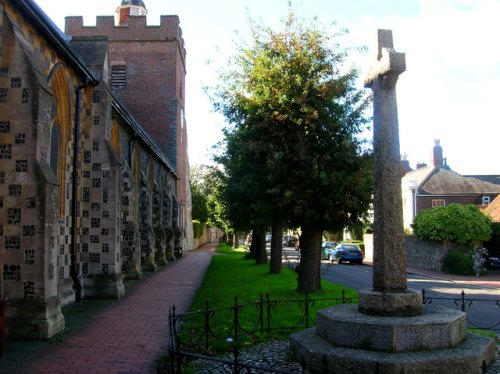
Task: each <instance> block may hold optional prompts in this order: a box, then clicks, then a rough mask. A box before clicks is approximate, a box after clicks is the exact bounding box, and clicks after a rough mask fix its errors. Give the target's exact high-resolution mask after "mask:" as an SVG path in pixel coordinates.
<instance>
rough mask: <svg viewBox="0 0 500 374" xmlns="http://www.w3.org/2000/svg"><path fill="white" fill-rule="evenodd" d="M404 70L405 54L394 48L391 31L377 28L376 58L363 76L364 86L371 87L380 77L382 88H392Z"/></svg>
mask: <svg viewBox="0 0 500 374" xmlns="http://www.w3.org/2000/svg"><path fill="white" fill-rule="evenodd" d="M405 70H406V58H405V54H404V53H399V52H396V51H395V50H394V44H393V41H392V31H391V30H380V29H379V30H378V51H377V60H376V61H375V63H374V64H373V65H372V67H371V68H370V71H369V72H368V75H367V76H366V78H365V87H370V88H371V87H372V85H373V83H374V82H375V81H376V80H378V79H379V78H380V79H381V87H382V88H383V89H393V88H394V87H395V86H396V82H397V80H398V76H399V75H400V74H401V73H402V72H404V71H405Z"/></svg>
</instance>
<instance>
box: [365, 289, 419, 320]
mask: <svg viewBox="0 0 500 374" xmlns="http://www.w3.org/2000/svg"><path fill="white" fill-rule="evenodd" d="M359 311H360V312H361V313H364V314H369V315H374V316H385V317H391V316H392V317H411V316H417V315H419V314H420V313H421V312H422V294H421V293H420V292H417V291H414V290H407V291H400V292H382V291H376V290H373V289H370V290H361V291H359Z"/></svg>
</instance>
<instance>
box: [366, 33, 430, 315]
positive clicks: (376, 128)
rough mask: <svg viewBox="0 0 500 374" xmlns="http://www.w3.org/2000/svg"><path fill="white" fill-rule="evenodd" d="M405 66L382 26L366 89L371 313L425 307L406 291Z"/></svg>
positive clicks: (404, 311) (368, 299) (368, 306)
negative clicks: (401, 110)
mask: <svg viewBox="0 0 500 374" xmlns="http://www.w3.org/2000/svg"><path fill="white" fill-rule="evenodd" d="M405 70H406V63H405V55H404V53H398V52H396V51H395V50H394V47H393V42H392V31H391V30H378V54H377V60H376V61H375V63H374V64H373V66H372V68H371V69H370V71H369V73H368V75H367V77H366V79H365V87H369V88H371V89H372V90H373V154H374V165H373V176H374V202H373V205H374V227H373V228H374V230H373V249H374V251H373V252H374V258H373V290H370V291H367V292H364V293H362V294H361V293H360V308H359V309H360V311H361V312H364V313H367V314H381V315H412V314H413V315H415V314H418V313H419V310H413V309H415V308H416V309H419V308H420V306H419V305H416V306H415V305H413V304H415V303H417V304H418V303H421V301H420V300H419V299H418V297H417V298H415V295H411V296H410V295H408V294H407V292H406V285H407V282H406V257H405V252H404V247H403V239H404V237H403V235H404V230H403V207H402V197H401V169H400V153H399V129H398V110H397V102H396V83H397V80H398V77H399V75H400V74H401V73H403V72H404V71H405ZM408 297H409V298H410V299H411V300H410V301H407V299H408ZM392 298H393V299H392ZM407 303H409V304H410V305H406V304H407Z"/></svg>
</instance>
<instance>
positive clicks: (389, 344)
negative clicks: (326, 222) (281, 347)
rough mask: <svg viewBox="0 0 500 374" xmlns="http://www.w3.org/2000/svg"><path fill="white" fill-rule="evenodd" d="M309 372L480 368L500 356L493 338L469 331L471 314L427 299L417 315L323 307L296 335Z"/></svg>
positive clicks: (293, 340) (294, 342) (294, 346)
mask: <svg viewBox="0 0 500 374" xmlns="http://www.w3.org/2000/svg"><path fill="white" fill-rule="evenodd" d="M290 346H291V348H292V349H293V350H294V351H295V352H296V355H297V359H298V360H299V361H300V362H302V361H303V360H305V362H306V365H307V366H306V367H307V370H308V372H309V373H395V374H396V373H398V374H399V373H424V372H425V373H440V374H441V373H459V372H460V373H478V372H480V371H481V370H480V368H481V366H482V365H483V361H484V362H485V363H486V365H490V364H491V363H492V362H493V361H494V359H495V348H496V346H495V342H494V340H493V339H492V338H488V337H483V336H479V335H476V334H472V333H467V329H466V315H465V313H463V312H461V311H457V310H454V309H449V308H445V307H441V306H431V305H423V306H422V313H421V314H419V315H416V316H412V317H394V316H392V317H383V316H376V315H367V314H364V313H361V312H360V311H359V310H358V306H357V305H340V306H337V307H332V308H327V309H324V310H320V311H318V314H317V326H316V327H315V328H311V329H307V330H304V331H300V332H297V333H295V334H292V335H291V336H290Z"/></svg>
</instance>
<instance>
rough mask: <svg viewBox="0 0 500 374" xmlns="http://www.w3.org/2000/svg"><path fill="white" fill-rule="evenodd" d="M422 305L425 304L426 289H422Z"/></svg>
mask: <svg viewBox="0 0 500 374" xmlns="http://www.w3.org/2000/svg"><path fill="white" fill-rule="evenodd" d="M422 304H425V289H423V288H422Z"/></svg>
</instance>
